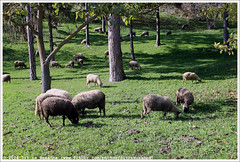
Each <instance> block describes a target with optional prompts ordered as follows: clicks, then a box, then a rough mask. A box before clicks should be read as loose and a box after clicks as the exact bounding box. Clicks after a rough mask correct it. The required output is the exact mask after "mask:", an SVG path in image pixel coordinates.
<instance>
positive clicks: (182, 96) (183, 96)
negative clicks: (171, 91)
mask: <svg viewBox="0 0 240 162" xmlns="http://www.w3.org/2000/svg"><path fill="white" fill-rule="evenodd" d="M176 95H177V97H176V105H177V104H178V103H181V104H182V107H183V111H184V112H185V113H187V112H188V111H189V105H191V104H192V103H193V101H194V97H193V95H192V93H191V92H189V91H188V90H187V89H186V88H179V89H178V90H177V92H176Z"/></svg>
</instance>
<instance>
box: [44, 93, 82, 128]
mask: <svg viewBox="0 0 240 162" xmlns="http://www.w3.org/2000/svg"><path fill="white" fill-rule="evenodd" d="M41 108H42V109H41V110H42V116H43V117H44V118H45V120H46V122H47V124H48V126H50V127H52V125H51V124H50V123H49V121H48V117H49V115H50V116H58V115H62V118H63V126H65V116H67V117H68V119H69V120H70V121H71V122H72V123H73V124H77V123H78V121H79V117H78V116H79V115H78V112H77V110H76V109H75V107H74V106H73V104H72V103H71V101H69V100H67V99H63V98H60V97H49V98H46V99H45V100H44V101H43V102H42V104H41Z"/></svg>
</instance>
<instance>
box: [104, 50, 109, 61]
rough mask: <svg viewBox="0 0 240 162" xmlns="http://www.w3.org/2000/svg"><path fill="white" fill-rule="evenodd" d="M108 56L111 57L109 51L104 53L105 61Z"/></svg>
mask: <svg viewBox="0 0 240 162" xmlns="http://www.w3.org/2000/svg"><path fill="white" fill-rule="evenodd" d="M108 55H109V51H108V50H107V51H105V52H104V57H105V59H106V58H107V56H108Z"/></svg>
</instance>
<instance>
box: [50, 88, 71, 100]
mask: <svg viewBox="0 0 240 162" xmlns="http://www.w3.org/2000/svg"><path fill="white" fill-rule="evenodd" d="M46 93H49V94H57V95H63V96H65V98H66V99H68V100H70V101H72V96H71V95H70V94H69V93H68V92H67V91H65V90H61V89H55V88H53V89H49V90H48V91H47V92H46Z"/></svg>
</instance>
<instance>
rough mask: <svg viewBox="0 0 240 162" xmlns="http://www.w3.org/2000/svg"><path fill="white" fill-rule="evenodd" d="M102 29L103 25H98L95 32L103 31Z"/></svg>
mask: <svg viewBox="0 0 240 162" xmlns="http://www.w3.org/2000/svg"><path fill="white" fill-rule="evenodd" d="M101 31H102V28H101V27H98V28H95V29H94V32H101Z"/></svg>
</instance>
